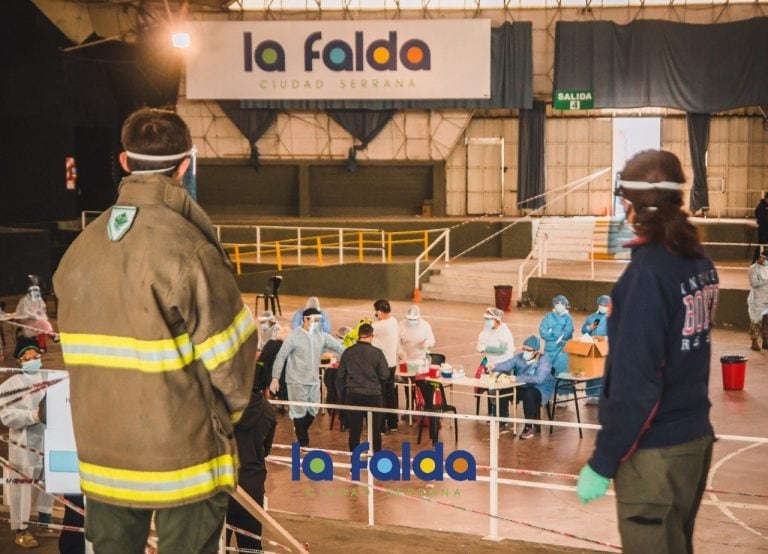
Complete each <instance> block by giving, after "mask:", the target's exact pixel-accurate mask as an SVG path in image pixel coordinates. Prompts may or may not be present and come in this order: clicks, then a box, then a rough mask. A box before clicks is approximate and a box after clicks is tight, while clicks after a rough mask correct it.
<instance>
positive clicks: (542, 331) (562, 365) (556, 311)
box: [539, 294, 573, 375]
mask: <svg viewBox="0 0 768 554" xmlns="http://www.w3.org/2000/svg"><path fill="white" fill-rule="evenodd" d="M569 305H570V303H569V302H568V299H567V298H566V297H565V296H563V295H562V294H558V295H557V296H555V297H554V298H553V299H552V311H550V312H548V313H547V314H546V315H545V316H544V318H543V319H542V320H541V324H540V325H539V336H540V337H541V338H542V339H543V340H544V341H546V342H545V345H544V352H545V353H546V354H547V356H549V359H550V360H552V370H553V371H554V374H555V375H558V374H560V373H568V353H567V352H564V351H563V348H565V343H566V342H568V341H569V340H571V339H572V338H573V318H572V317H571V314H569V313H568V306H569Z"/></svg>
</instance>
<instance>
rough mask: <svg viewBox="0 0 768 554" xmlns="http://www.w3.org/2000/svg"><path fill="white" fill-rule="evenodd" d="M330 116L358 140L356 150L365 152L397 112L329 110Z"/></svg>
mask: <svg viewBox="0 0 768 554" xmlns="http://www.w3.org/2000/svg"><path fill="white" fill-rule="evenodd" d="M327 113H328V116H329V117H330V118H331V119H333V120H334V121H335V122H336V123H338V124H339V125H341V126H342V127H344V129H345V130H346V131H347V132H348V133H349V134H350V135H352V136H353V137H355V138H356V139H357V140H359V141H360V144H357V145H355V146H354V148H355V150H365V148H366V147H367V146H368V143H369V142H371V141H372V140H373V139H374V138H375V137H376V135H378V134H379V132H381V130H382V129H383V128H384V126H385V125H386V124H387V123H389V121H390V120H391V119H392V116H394V115H395V110H327Z"/></svg>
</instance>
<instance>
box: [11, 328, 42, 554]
mask: <svg viewBox="0 0 768 554" xmlns="http://www.w3.org/2000/svg"><path fill="white" fill-rule="evenodd" d="M14 357H15V358H16V361H17V362H18V364H19V367H21V373H19V374H17V375H14V376H13V377H10V378H9V379H7V380H6V381H4V382H3V384H2V385H0V398H2V404H4V407H3V408H2V409H0V421H2V422H3V425H5V426H7V427H8V429H9V439H10V441H11V442H10V443H9V445H8V461H9V462H10V463H11V465H12V466H13V467H14V468H16V469H18V470H19V473H16V472H15V471H12V470H10V471H9V477H10V478H11V479H41V477H42V473H43V466H44V464H43V457H42V456H41V455H40V454H37V453H36V452H33V451H31V450H28V449H27V448H25V447H28V448H34V449H36V450H38V451H41V452H42V451H43V450H44V440H45V418H44V411H43V405H42V403H43V402H44V398H45V390H39V391H37V392H32V393H27V394H19V393H16V394H14V393H13V392H11V391H22V392H23V391H25V390H28V389H30V388H32V387H35V386H36V385H40V383H42V382H43V381H45V377H44V375H43V374H42V373H41V371H40V369H41V368H42V367H43V364H42V355H41V353H40V348H39V347H38V346H37V342H36V341H35V340H34V339H32V338H26V337H19V339H18V340H17V341H16V349H15V352H14ZM9 395H10V396H9ZM16 399H19V400H18V401H17V402H13V403H10V402H8V400H16ZM33 493H36V496H37V506H36V507H37V512H38V514H39V515H38V521H40V522H41V523H50V521H51V512H52V510H53V497H52V496H51V495H49V494H46V493H45V492H42V491H39V490H37V489H34V488H33V487H32V484H31V483H13V482H11V483H8V498H7V501H8V504H9V505H10V520H11V530H12V531H15V534H16V537H15V539H14V542H15V544H17V545H18V546H21V547H22V548H35V547H36V546H39V543H38V540H37V538H35V536H34V535H33V534H32V533H31V532H30V530H29V528H28V527H27V522H28V521H29V516H30V513H31V511H32V500H33V497H34V496H35V494H33ZM39 529H40V531H42V532H46V531H47V528H39ZM51 531H52V529H51ZM36 533H39V531H38V532H36Z"/></svg>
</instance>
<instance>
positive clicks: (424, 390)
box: [416, 379, 459, 446]
mask: <svg viewBox="0 0 768 554" xmlns="http://www.w3.org/2000/svg"><path fill="white" fill-rule="evenodd" d="M435 388H437V390H439V391H440V396H441V398H442V401H441V402H440V404H435V403H434V400H433V398H434V393H435ZM416 396H417V398H416V400H417V407H416V409H417V410H418V411H423V412H436V413H441V414H442V413H446V412H450V413H454V414H456V413H458V412H457V411H456V406H451V405H450V404H447V403H446V396H445V387H443V384H442V383H436V382H434V381H427V380H424V379H419V380H417V381H416ZM425 419H429V438H430V439H431V440H432V445H433V446H434V445H435V443H437V438H438V433H439V430H440V427H439V425H440V420H439V419H438V418H436V417H428V416H421V418H420V419H419V422H418V427H419V435H418V437H417V439H416V444H421V433H422V431H423V430H424V426H423V425H422V423H423V422H424V420H425ZM453 435H454V437H453V440H454V441H455V442H456V443H457V444H458V442H459V420H458V419H457V420H455V421H454V423H453Z"/></svg>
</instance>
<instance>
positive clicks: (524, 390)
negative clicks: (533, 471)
mask: <svg viewBox="0 0 768 554" xmlns="http://www.w3.org/2000/svg"><path fill="white" fill-rule="evenodd" d="M540 348H541V341H540V340H539V337H536V336H534V335H531V336H530V337H528V338H527V339H525V340H524V341H523V347H522V349H521V351H520V353H518V354H516V355H515V356H514V357H512V358H511V359H509V360H507V361H506V362H501V363H500V364H498V365H496V366H493V367H489V369H490V370H491V371H493V372H494V373H506V374H508V375H514V376H515V381H517V382H521V383H525V385H522V386H520V387H518V388H517V402H518V403H522V404H523V414H524V415H525V419H539V412H540V407H541V406H542V405H543V404H547V403H548V402H549V401H550V400H552V396H553V395H554V393H555V378H554V377H553V376H552V362H551V361H550V359H549V356H547V355H546V354H543V353H542V352H541V351H540ZM511 391H512V389H505V390H502V391H501V394H505V393H507V392H511ZM510 399H511V397H506V398H504V399H502V405H501V408H500V410H499V414H500V416H501V417H509V406H508V404H507V402H508V400H510ZM533 435H534V432H533V424H531V423H526V424H525V427H523V431H522V432H521V433H520V439H521V440H527V439H530V438H532V437H533Z"/></svg>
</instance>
